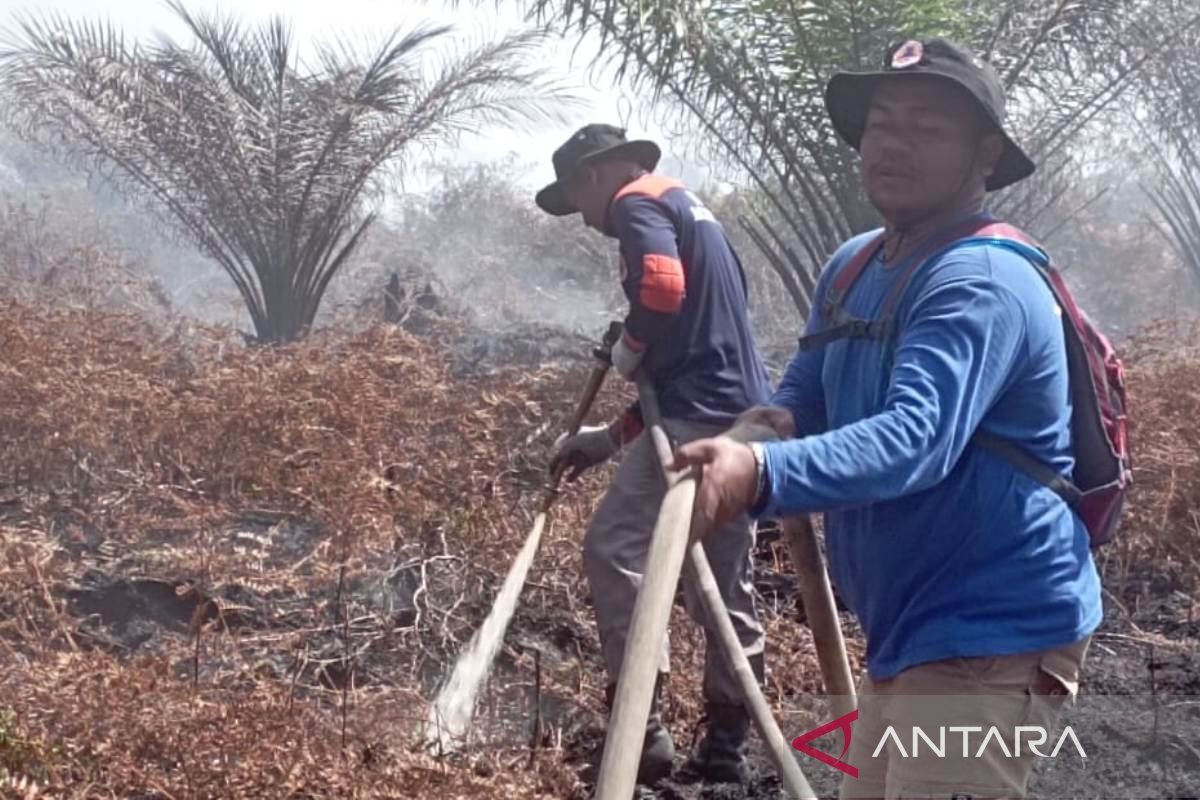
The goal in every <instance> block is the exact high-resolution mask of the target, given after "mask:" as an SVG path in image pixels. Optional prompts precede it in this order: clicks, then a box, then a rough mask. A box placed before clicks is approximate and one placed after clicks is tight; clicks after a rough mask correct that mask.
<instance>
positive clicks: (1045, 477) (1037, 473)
mask: <svg viewBox="0 0 1200 800" xmlns="http://www.w3.org/2000/svg"><path fill="white" fill-rule="evenodd" d="M971 439H972V440H973V441H974V442H975V443H976V444H978V445H979V446H980V447H982V448H983V449H984V450H987V451H989V452H990V453H992V454H993V455H995V456H998V457H999V458H1000V459H1001V460H1002V461H1005V462H1007V463H1008V465H1009V466H1010V467H1014V468H1016V469H1017V471H1018V472H1024V473H1025V474H1026V475H1028V476H1029V477H1031V478H1033V479H1034V480H1035V481H1037V482H1038V483H1040V484H1042V485H1043V486H1045V487H1046V488H1048V489H1050V490H1052V491H1053V492H1054V493H1055V494H1057V495H1058V496H1059V497H1061V498H1062V499H1063V500H1064V501H1066V503H1067V505H1069V506H1071V507H1072V508H1075V507H1076V506H1078V505H1079V502H1080V501H1081V500H1082V499H1083V492H1081V491H1079V489H1078V487H1076V486H1075V484H1074V483H1072V482H1071V481H1069V480H1068V479H1067V478H1065V477H1063V476H1062V475H1059V474H1058V473H1057V472H1055V471H1054V469H1053V468H1051V467H1049V466H1047V465H1046V464H1043V463H1042V462H1041V461H1038V460H1037V459H1036V458H1034V457H1033V456H1031V455H1029V454H1028V453H1026V452H1025V451H1024V450H1022V449H1021V448H1019V447H1017V446H1016V445H1015V444H1013V443H1012V442H1010V441H1008V440H1007V439H1003V438H1001V437H999V436H997V435H995V434H994V433H989V432H988V431H985V430H982V429H979V428H976V429H975V433H974V435H973V436H972V437H971Z"/></svg>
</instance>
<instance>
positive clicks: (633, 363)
mask: <svg viewBox="0 0 1200 800" xmlns="http://www.w3.org/2000/svg"><path fill="white" fill-rule="evenodd" d="M643 355H644V351H640V350H635V349H634V348H633V346H632V345H631V344H630V343H629V339H628V337H626V336H622V337H621V338H620V339H619V340H617V343H616V344H615V345H613V349H612V365H613V367H614V368H616V370H617V372H619V373H621V377H622V378H624V379H625V380H627V381H631V380H633V379H634V377H635V376H636V375H637V371H638V367H640V366H641V365H642V356H643Z"/></svg>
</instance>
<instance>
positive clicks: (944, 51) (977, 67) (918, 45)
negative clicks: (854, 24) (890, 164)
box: [825, 38, 1036, 192]
mask: <svg viewBox="0 0 1200 800" xmlns="http://www.w3.org/2000/svg"><path fill="white" fill-rule="evenodd" d="M908 75H930V76H933V77H936V78H939V79H941V80H945V81H949V82H951V83H953V84H955V85H957V86H959V87H961V88H963V89H965V90H966V92H967V94H968V95H970V96H971V98H972V99H973V100H974V101H975V102H976V103H977V104H978V106H979V109H980V110H981V111H982V112H983V114H984V116H985V117H986V118H987V119H988V120H989V121H990V122H991V123H992V125H993V126H994V127H995V130H996V132H997V133H998V134H1000V136H1001V137H1002V138H1003V139H1004V152H1003V153H1001V154H1000V159H999V161H997V162H996V169H995V171H994V172H993V173H992V175H991V176H990V177H989V178H988V181H987V190H988V191H989V192H994V191H996V190H998V189H1003V188H1004V187H1005V186H1009V185H1011V184H1013V183H1016V182H1017V181H1019V180H1022V179H1024V178H1028V177H1029V176H1030V175H1032V174H1033V172H1034V170H1035V169H1036V166H1035V165H1034V163H1033V161H1032V160H1030V158H1029V156H1027V155H1026V154H1025V151H1024V150H1022V149H1021V147H1020V146H1019V145H1018V144H1017V143H1016V142H1015V141H1013V139H1012V137H1011V136H1009V134H1008V132H1007V131H1005V130H1004V87H1003V85H1002V84H1001V82H1000V76H999V75H997V74H996V70H995V69H993V68H992V66H991V65H990V64H987V63H985V62H982V61H979V60H977V59H975V58H974V57H973V56H971V55H970V54H969V53H968V52H967V51H966V50H964V49H963V48H961V47H959V46H957V45H955V44H952V43H951V42H948V41H946V40H945V39H939V38H934V39H927V40H924V41H918V40H915V39H910V40H908V41H906V42H902V43H901V44H898V45H896V46H894V47H892V48H890V49H889V50H888V52H887V55H886V56H885V57H884V59H883V69H882V70H881V71H879V72H840V73H838V74H836V75H834V76H833V78H831V79H830V81H829V85H828V86H826V87H825V109H826V110H827V111H828V112H829V117H830V119H831V120H832V121H833V127H834V129H835V130H837V132H838V135H839V136H841V137H842V139H843V140H844V141H845V142H846V143H847V144H849V145H850V146H851V147H853V148H854V149H855V150H857V149H858V146H859V143H860V142H861V140H862V135H863V128H864V127H865V125H866V120H867V109H868V107H869V106H870V104H871V97H872V96H873V95H874V94H875V90H876V89H877V88H878V87H879V85H880V84H881V83H883V82H884V81H888V80H894V79H896V78H898V77H902V76H908Z"/></svg>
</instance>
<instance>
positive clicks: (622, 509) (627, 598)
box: [583, 420, 765, 704]
mask: <svg viewBox="0 0 1200 800" xmlns="http://www.w3.org/2000/svg"><path fill="white" fill-rule="evenodd" d="M664 425H665V427H666V428H667V430H668V432H669V433H670V435H671V438H672V439H673V440H674V442H675V443H676V444H683V443H684V442H688V441H692V440H693V439H700V438H704V437H706V436H714V435H716V434H718V433H721V432H722V431H723V428H721V427H714V426H711V425H699V424H696V423H690V422H681V421H678V420H667V421H665V422H664ZM666 490H667V484H666V479H665V478H664V477H663V473H662V466H661V465H660V462H659V459H658V454H657V453H656V452H655V450H654V443H653V442H652V441H651V440H650V437H649V436H648V435H647V434H642V435H641V436H639V437H638V438H637V439H635V440H634V441H633V443H631V444H630V445H629V447H628V449H627V450H626V452H625V457H624V458H623V459H622V460H621V464H620V466H619V467H618V468H617V472H616V475H615V476H614V477H613V480H612V483H611V484H610V485H609V487H608V491H607V492H606V493H605V495H604V498H603V499H602V500H601V501H600V506H599V508H597V509H596V513H595V516H593V517H592V522H591V525H590V526H589V527H588V531H587V535H586V536H585V537H584V540H583V565H584V570H585V572H586V573H587V578H588V583H589V584H590V585H591V591H592V606H593V609H594V610H595V614H596V626H597V628H598V629H599V633H600V646H601V649H602V650H603V653H604V661H605V665H606V666H607V669H608V678H609V683H615V682H616V681H617V678H618V676H619V675H620V672H621V661H622V658H623V657H624V653H625V639H626V636H627V635H628V632H629V624H630V621H631V619H632V617H633V606H634V603H635V601H636V600H637V592H638V587H639V586H641V583H642V574H643V572H644V571H645V566H646V556H647V554H648V553H649V550H650V539H651V537H652V535H653V533H654V525H655V522H656V521H657V519H658V512H659V509H660V508H661V506H662V501H663V497H664V496H665V494H666ZM754 537H755V526H754V523H753V521H752V520H751V519H750V518H749V517H748V516H746V515H742V516H741V517H739V518H737V519H734V520H732V521H730V522H728V523H726V524H725V525H723V526H722V527H721V528H719V529H717V530H714V531H711V532H710V533H709V534H708V536H707V537H706V538H705V542H704V550H705V552H706V553H707V554H708V560H709V562H710V564H711V566H712V571H713V575H714V577H715V578H716V580H717V585H718V586H719V587H720V589H721V596H722V598H723V599H724V600H725V604H726V606H728V608H729V615H730V618H731V620H732V622H733V627H734V630H735V631H737V635H738V639H739V640H740V641H741V644H742V648H743V650H744V651H745V653H746V656H747V657H749V656H753V655H756V654H758V653H761V652H763V644H764V638H765V637H764V635H763V629H762V625H761V624H760V623H759V620H758V610H757V608H756V607H755V603H754V587H753V584H752V569H753V565H752V561H751V559H752V555H753V549H754ZM683 575H684V579H683V590H684V600H685V603H686V605H687V609H688V614H689V615H690V616H691V618H692V619H693V620H695V621H696V622H697V623H699V624H700V625H702V626H704V628H705V664H704V687H703V689H704V698H705V700H707V701H709V702H713V703H728V704H741V702H742V698H741V693H740V692H739V691H738V688H737V683H736V681H735V680H734V677H733V672H732V671H731V670H730V669H729V666H728V665H727V664H726V661H725V656H724V654H723V653H722V652H721V649H720V647H721V645H720V640H719V639H718V637H717V633H716V627H715V626H711V627H710V626H709V625H708V624H707V622H706V620H705V613H704V609H703V606H702V605H701V603H700V599H699V594H698V592H697V590H696V587H695V586H693V585H692V584H693V581H692V579H691V571H690V570H689V569H687V568H686V563H685V569H684V572H683ZM659 669H660V670H661V671H663V672H666V671H668V670H669V669H670V658H669V647H668V643H667V642H666V641H664V642H663V646H662V655H661V657H660V661H659Z"/></svg>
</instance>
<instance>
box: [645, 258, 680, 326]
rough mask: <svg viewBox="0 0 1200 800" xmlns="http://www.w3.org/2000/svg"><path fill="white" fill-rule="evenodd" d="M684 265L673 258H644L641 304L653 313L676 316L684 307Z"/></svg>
mask: <svg viewBox="0 0 1200 800" xmlns="http://www.w3.org/2000/svg"><path fill="white" fill-rule="evenodd" d="M684 294H685V280H684V276H683V263H682V262H680V260H679V259H678V258H673V257H671V256H662V255H655V254H653V253H651V254H648V255H646V256H644V257H643V258H642V287H641V292H640V293H639V298H640V299H641V303H642V305H643V306H645V307H646V308H648V309H650V310H651V311H658V312H660V313H663V314H674V313H675V312H676V311H678V310H679V309H680V308H682V307H683V297H684Z"/></svg>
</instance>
